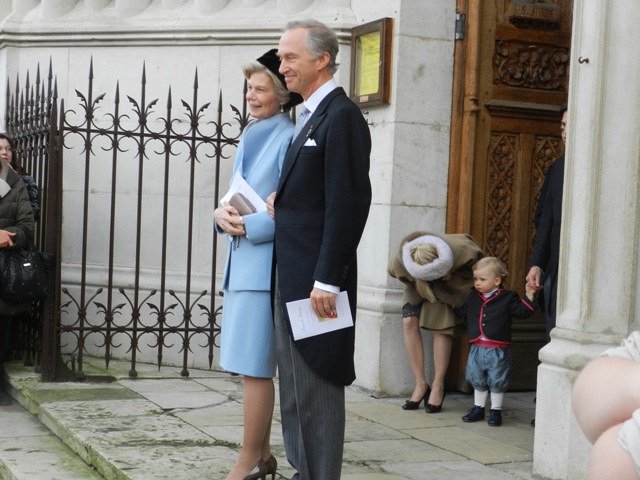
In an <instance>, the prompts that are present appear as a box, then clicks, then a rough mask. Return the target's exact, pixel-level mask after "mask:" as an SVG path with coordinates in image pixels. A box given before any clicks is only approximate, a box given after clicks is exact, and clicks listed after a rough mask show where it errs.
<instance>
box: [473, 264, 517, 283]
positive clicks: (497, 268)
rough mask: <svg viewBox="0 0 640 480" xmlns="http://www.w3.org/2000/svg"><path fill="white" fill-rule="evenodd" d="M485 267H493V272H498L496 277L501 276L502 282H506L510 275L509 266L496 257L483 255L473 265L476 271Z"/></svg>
mask: <svg viewBox="0 0 640 480" xmlns="http://www.w3.org/2000/svg"><path fill="white" fill-rule="evenodd" d="M485 267H489V268H491V270H493V273H495V274H496V277H500V279H501V280H502V283H503V284H504V281H505V280H506V278H507V275H509V272H508V271H507V266H506V265H505V264H504V263H502V262H501V261H500V260H498V259H497V258H496V257H483V258H481V259H480V260H478V261H477V262H476V263H475V265H474V266H473V271H474V272H475V271H476V270H478V269H480V268H485Z"/></svg>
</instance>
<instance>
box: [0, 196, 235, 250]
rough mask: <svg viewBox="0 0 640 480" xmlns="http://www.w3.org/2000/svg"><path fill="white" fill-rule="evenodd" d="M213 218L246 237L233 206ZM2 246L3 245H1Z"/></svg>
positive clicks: (224, 226)
mask: <svg viewBox="0 0 640 480" xmlns="http://www.w3.org/2000/svg"><path fill="white" fill-rule="evenodd" d="M213 218H214V220H215V221H216V224H217V225H218V227H220V228H221V229H222V231H224V232H227V233H228V234H229V235H244V234H245V233H246V231H245V227H244V219H243V218H242V216H241V215H240V214H239V213H238V211H237V210H236V209H235V208H234V207H232V206H231V205H225V206H224V207H220V208H216V209H215V210H214V211H213ZM0 245H2V244H1V243H0Z"/></svg>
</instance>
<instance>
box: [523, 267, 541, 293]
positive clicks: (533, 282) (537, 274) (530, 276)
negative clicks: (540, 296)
mask: <svg viewBox="0 0 640 480" xmlns="http://www.w3.org/2000/svg"><path fill="white" fill-rule="evenodd" d="M541 278H542V270H541V269H540V267H536V266H535V265H534V266H533V267H531V269H530V270H529V273H527V278H526V280H527V285H529V286H530V287H532V288H534V289H535V290H536V291H538V290H540V289H542V282H541Z"/></svg>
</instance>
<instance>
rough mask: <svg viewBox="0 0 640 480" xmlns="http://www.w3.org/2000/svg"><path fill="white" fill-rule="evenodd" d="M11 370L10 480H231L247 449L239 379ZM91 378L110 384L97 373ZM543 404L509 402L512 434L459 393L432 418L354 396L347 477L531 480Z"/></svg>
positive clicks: (3, 426)
mask: <svg viewBox="0 0 640 480" xmlns="http://www.w3.org/2000/svg"><path fill="white" fill-rule="evenodd" d="M89 363H90V362H89ZM85 365H87V364H86V363H85ZM5 369H6V371H7V376H6V377H5V378H4V379H3V381H4V382H5V383H4V385H5V387H6V388H9V391H10V392H11V395H12V396H13V397H14V398H15V399H17V401H16V402H15V403H14V405H13V406H11V407H0V478H1V479H2V480H5V479H6V480H76V479H77V480H92V479H101V478H106V479H129V480H161V479H171V480H183V479H184V480H187V479H189V480H192V479H213V480H218V479H220V480H222V479H224V478H225V475H226V472H227V471H228V470H229V469H230V468H231V466H232V465H233V463H234V461H235V458H236V455H237V452H238V449H239V443H240V441H241V438H242V395H241V391H242V389H241V387H242V384H241V380H240V379H239V378H238V377H233V376H230V375H228V374H226V373H221V372H211V371H203V370H191V372H190V373H191V376H190V377H189V378H188V379H184V378H180V377H179V369H177V368H171V367H163V369H162V371H160V372H158V371H157V369H156V368H155V367H153V366H148V367H145V368H143V367H140V368H139V378H138V379H135V380H132V379H129V378H128V377H127V373H126V372H127V371H128V365H127V364H118V362H114V363H112V364H111V365H110V367H109V371H108V374H110V375H113V376H115V377H116V378H118V381H116V382H114V383H110V384H104V383H94V384H84V383H41V382H40V381H39V376H37V375H35V374H33V373H32V370H33V369H27V368H25V367H22V366H21V365H20V364H18V363H9V364H5ZM85 373H87V374H92V373H101V372H100V366H99V363H95V364H94V365H92V366H91V365H90V366H86V368H85ZM102 373H104V372H102ZM276 387H277V385H276ZM276 397H277V395H276ZM533 397H534V393H533V392H526V393H511V392H510V393H507V395H506V396H505V405H504V415H503V416H504V424H503V426H501V427H489V426H488V425H487V424H486V422H478V423H475V424H465V423H463V422H462V421H461V419H460V417H461V416H462V415H464V414H465V413H466V412H467V410H468V409H469V408H470V406H471V404H472V396H469V395H464V394H452V393H450V394H449V395H447V398H446V401H445V403H444V407H443V411H442V412H441V413H439V414H432V415H429V414H426V413H425V412H424V410H423V409H420V410H415V411H410V412H409V411H404V410H402V409H401V408H400V405H401V404H402V403H403V402H404V400H405V399H404V398H384V399H376V398H373V397H371V396H369V395H367V394H366V393H364V392H361V391H358V390H357V389H353V388H349V389H348V390H347V429H346V445H345V456H344V464H343V475H342V478H343V480H407V479H412V480H421V479H429V480H439V479H442V480H458V479H474V480H509V479H521V480H522V479H533V478H534V477H533V475H532V473H531V470H532V458H533V435H534V428H532V427H531V426H530V424H529V422H530V421H531V419H532V418H533V416H534V407H535V405H534V403H533ZM279 418H280V417H279V412H278V407H277V405H276V413H275V419H274V423H275V424H274V428H273V436H272V441H273V445H274V455H275V456H276V458H277V459H278V463H279V469H278V474H277V475H276V478H277V479H289V478H290V477H291V475H292V474H293V471H292V469H291V468H290V467H289V466H288V463H287V462H286V459H285V457H284V448H283V444H282V436H281V433H280V423H279ZM328 480H329V479H328Z"/></svg>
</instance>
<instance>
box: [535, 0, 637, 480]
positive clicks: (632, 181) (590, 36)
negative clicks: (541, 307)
mask: <svg viewBox="0 0 640 480" xmlns="http://www.w3.org/2000/svg"><path fill="white" fill-rule="evenodd" d="M630 7H631V6H630V5H629V4H627V3H626V2H619V1H614V0H602V1H598V2H593V1H590V0H575V2H574V7H573V8H574V24H573V39H572V54H571V56H572V59H571V72H570V75H571V81H570V90H569V115H568V136H567V154H566V164H565V182H564V205H563V225H562V239H561V248H560V283H559V289H558V318H557V328H556V329H555V330H553V331H552V334H551V336H552V340H551V342H550V343H549V344H548V345H547V346H546V347H545V348H543V349H542V350H541V352H540V359H541V361H542V365H541V366H540V368H539V370H538V394H537V402H538V403H537V409H536V432H535V433H536V435H535V445H534V473H536V474H538V475H541V476H543V477H545V478H552V479H583V478H586V470H587V458H588V455H589V453H590V448H591V447H590V445H589V443H588V442H587V441H586V439H585V437H584V436H583V434H582V432H581V430H580V428H579V426H578V425H577V423H576V421H575V418H574V416H573V413H572V410H571V387H572V384H573V381H574V380H575V377H576V375H577V374H578V372H579V371H580V369H581V368H582V367H583V366H584V365H585V363H586V362H588V361H589V360H590V359H591V358H593V357H594V356H596V355H598V354H599V353H600V352H601V351H602V350H604V349H605V348H608V347H610V346H612V345H614V344H618V343H619V342H620V340H621V339H622V338H623V337H625V336H626V335H627V334H628V333H629V332H630V331H632V330H635V329H638V328H640V321H639V320H638V319H639V318H640V317H639V316H638V313H639V310H640V305H639V304H638V303H637V302H636V300H635V299H636V298H638V293H639V292H638V287H637V283H638V281H637V272H638V268H639V256H638V241H639V228H640V208H639V207H640V203H639V201H638V197H639V188H638V179H639V178H638V177H639V174H640V135H638V132H640V116H639V115H638V111H640V87H638V85H640V49H638V48H637V45H640V30H639V29H638V28H637V26H638V24H639V23H640V11H638V9H635V8H630Z"/></svg>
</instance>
